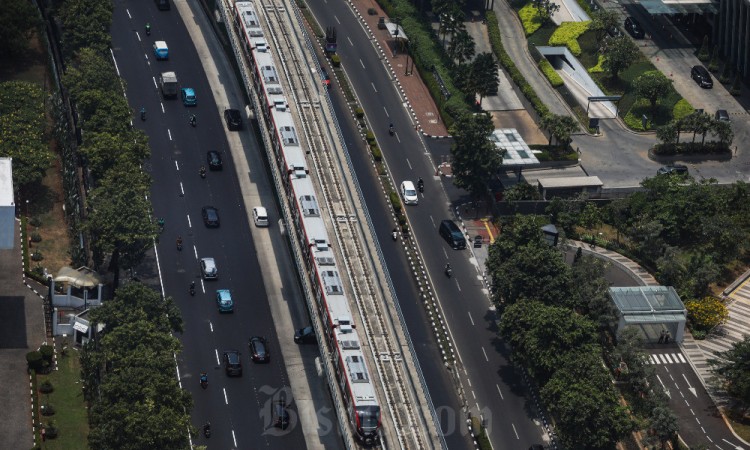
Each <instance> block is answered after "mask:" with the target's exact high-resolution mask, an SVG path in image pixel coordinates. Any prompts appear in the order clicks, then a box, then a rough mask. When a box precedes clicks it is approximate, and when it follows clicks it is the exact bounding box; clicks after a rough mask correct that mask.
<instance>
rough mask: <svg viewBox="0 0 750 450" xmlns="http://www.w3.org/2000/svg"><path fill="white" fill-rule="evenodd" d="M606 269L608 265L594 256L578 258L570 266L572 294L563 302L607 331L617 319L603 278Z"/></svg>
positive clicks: (606, 283) (605, 280) (607, 283)
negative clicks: (572, 281)
mask: <svg viewBox="0 0 750 450" xmlns="http://www.w3.org/2000/svg"><path fill="white" fill-rule="evenodd" d="M579 250H580V247H579ZM607 267H608V263H606V262H605V261H603V260H601V259H599V258H597V257H595V256H590V255H586V256H583V255H582V256H580V257H579V258H578V259H577V260H576V261H575V262H574V263H573V266H572V273H571V279H573V280H575V283H572V286H573V293H572V294H571V296H570V297H568V299H567V301H566V302H565V304H566V305H567V306H569V307H570V308H572V309H574V310H576V311H577V312H579V313H581V314H585V315H586V317H588V318H589V319H590V320H591V321H592V322H594V323H596V324H597V325H598V326H599V328H600V329H607V328H608V327H610V326H611V325H612V324H613V323H615V321H616V318H617V312H616V310H615V307H614V304H613V303H612V301H611V300H610V298H609V282H607V279H606V278H604V272H605V270H606V269H607Z"/></svg>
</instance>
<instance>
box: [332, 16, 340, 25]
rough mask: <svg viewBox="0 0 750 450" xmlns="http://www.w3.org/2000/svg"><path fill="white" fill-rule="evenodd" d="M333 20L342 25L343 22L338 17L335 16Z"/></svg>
mask: <svg viewBox="0 0 750 450" xmlns="http://www.w3.org/2000/svg"><path fill="white" fill-rule="evenodd" d="M333 18H334V19H336V22H338V24H339V25H341V21H340V20H339V18H338V17H337V16H333Z"/></svg>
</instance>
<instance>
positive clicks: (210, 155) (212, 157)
mask: <svg viewBox="0 0 750 450" xmlns="http://www.w3.org/2000/svg"><path fill="white" fill-rule="evenodd" d="M206 161H208V168H209V169H211V170H221V168H222V164H221V154H219V152H217V151H216V150H209V151H208V152H206Z"/></svg>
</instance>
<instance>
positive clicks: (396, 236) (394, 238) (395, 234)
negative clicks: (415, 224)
mask: <svg viewBox="0 0 750 450" xmlns="http://www.w3.org/2000/svg"><path fill="white" fill-rule="evenodd" d="M391 236H392V237H393V240H394V241H397V240H398V231H396V230H393V232H392V233H391Z"/></svg>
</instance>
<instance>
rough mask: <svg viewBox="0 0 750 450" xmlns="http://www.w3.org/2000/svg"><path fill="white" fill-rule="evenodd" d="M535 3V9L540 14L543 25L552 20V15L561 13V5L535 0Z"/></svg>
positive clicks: (547, 0) (550, 1)
mask: <svg viewBox="0 0 750 450" xmlns="http://www.w3.org/2000/svg"><path fill="white" fill-rule="evenodd" d="M533 2H534V7H535V8H536V9H537V11H538V12H539V20H540V21H541V22H542V25H545V24H547V22H549V21H550V19H552V15H553V14H554V13H556V12H557V11H560V5H558V4H557V3H555V2H553V1H552V0H533Z"/></svg>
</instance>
